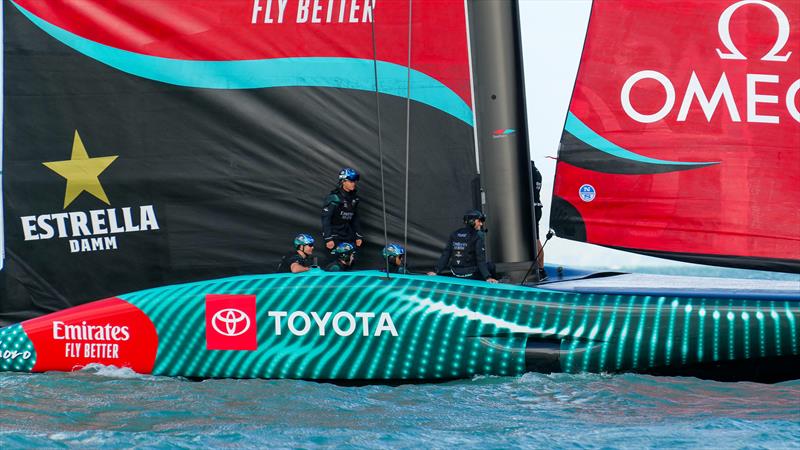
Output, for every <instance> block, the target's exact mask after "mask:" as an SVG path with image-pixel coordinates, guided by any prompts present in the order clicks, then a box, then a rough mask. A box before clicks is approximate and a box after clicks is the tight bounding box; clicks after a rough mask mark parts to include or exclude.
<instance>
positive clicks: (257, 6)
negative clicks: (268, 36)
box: [250, 0, 272, 23]
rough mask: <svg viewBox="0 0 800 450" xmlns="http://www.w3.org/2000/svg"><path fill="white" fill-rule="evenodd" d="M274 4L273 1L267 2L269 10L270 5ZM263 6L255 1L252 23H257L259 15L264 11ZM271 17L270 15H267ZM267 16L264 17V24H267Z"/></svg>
mask: <svg viewBox="0 0 800 450" xmlns="http://www.w3.org/2000/svg"><path fill="white" fill-rule="evenodd" d="M270 3H272V0H269V1H268V2H267V9H269V4H270ZM262 9H263V8H261V6H259V4H258V0H254V1H253V20H252V21H251V22H250V23H256V19H257V18H258V13H259V12H260V11H261V10H262ZM267 15H269V13H267ZM267 15H265V16H264V23H267Z"/></svg>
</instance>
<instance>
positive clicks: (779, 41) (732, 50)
mask: <svg viewBox="0 0 800 450" xmlns="http://www.w3.org/2000/svg"><path fill="white" fill-rule="evenodd" d="M744 5H761V6H763V7H765V8H767V9H769V10H770V12H772V14H773V15H775V19H777V21H778V36H777V38H776V39H775V45H773V46H772V49H771V50H770V51H769V52H767V54H766V55H764V56H763V57H762V58H761V60H762V61H778V62H786V61H788V60H789V56H791V55H792V52H791V51H790V52H787V53H786V54H785V55H778V52H780V51H781V50H783V47H784V46H785V45H786V41H788V40H789V31H790V29H789V28H790V27H789V19H788V18H787V17H786V14H785V13H784V12H783V11H782V10H781V9H780V8H778V7H777V6H775V5H774V4H772V3H770V2H768V1H766V0H741V1H739V2H736V3H734V4H732V5H731V6H728V8H727V9H725V11H723V12H722V14H721V15H720V16H719V23H718V24H717V29H718V31H719V39H720V40H721V41H722V43H723V44H724V45H725V48H727V49H728V52H729V53H723V52H722V50H720V49H717V54H718V55H719V57H720V59H747V57H746V56H744V55H743V54H742V52H740V51H739V49H738V48H736V46H735V45H734V44H733V40H732V39H731V30H730V25H731V16H733V13H734V12H736V10H737V9H739V8H740V7H742V6H744Z"/></svg>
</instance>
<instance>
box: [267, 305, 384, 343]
mask: <svg viewBox="0 0 800 450" xmlns="http://www.w3.org/2000/svg"><path fill="white" fill-rule="evenodd" d="M267 316H268V317H269V318H270V319H272V325H273V327H274V328H273V330H274V332H275V336H284V335H286V334H287V332H288V334H291V335H294V336H305V335H307V334H309V333H311V334H315V335H318V336H329V335H331V334H335V335H337V336H345V337H346V336H352V335H356V336H367V337H380V336H382V335H391V336H397V328H396V327H395V325H394V321H393V320H392V316H391V314H389V313H386V312H382V313H380V314H378V313H374V312H364V311H359V312H354V313H351V312H348V311H339V312H336V313H334V312H332V311H326V312H317V311H311V312H305V311H292V312H290V311H269V312H268V313H267Z"/></svg>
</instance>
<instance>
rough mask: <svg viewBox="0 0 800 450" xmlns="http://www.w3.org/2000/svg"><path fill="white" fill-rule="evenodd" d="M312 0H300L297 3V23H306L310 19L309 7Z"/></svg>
mask: <svg viewBox="0 0 800 450" xmlns="http://www.w3.org/2000/svg"><path fill="white" fill-rule="evenodd" d="M310 3H311V0H300V1H299V2H298V3H297V23H306V22H307V21H308V8H309V6H310Z"/></svg>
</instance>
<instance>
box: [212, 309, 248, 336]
mask: <svg viewBox="0 0 800 450" xmlns="http://www.w3.org/2000/svg"><path fill="white" fill-rule="evenodd" d="M211 326H212V327H214V330H215V331H216V332H217V333H219V334H221V335H223V336H228V337H234V336H241V335H242V334H244V333H246V332H247V330H249V329H250V318H249V317H248V316H247V314H245V313H244V312H243V311H241V310H238V309H234V308H226V309H221V310H219V311H217V313H216V314H214V317H213V318H212V319H211Z"/></svg>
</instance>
